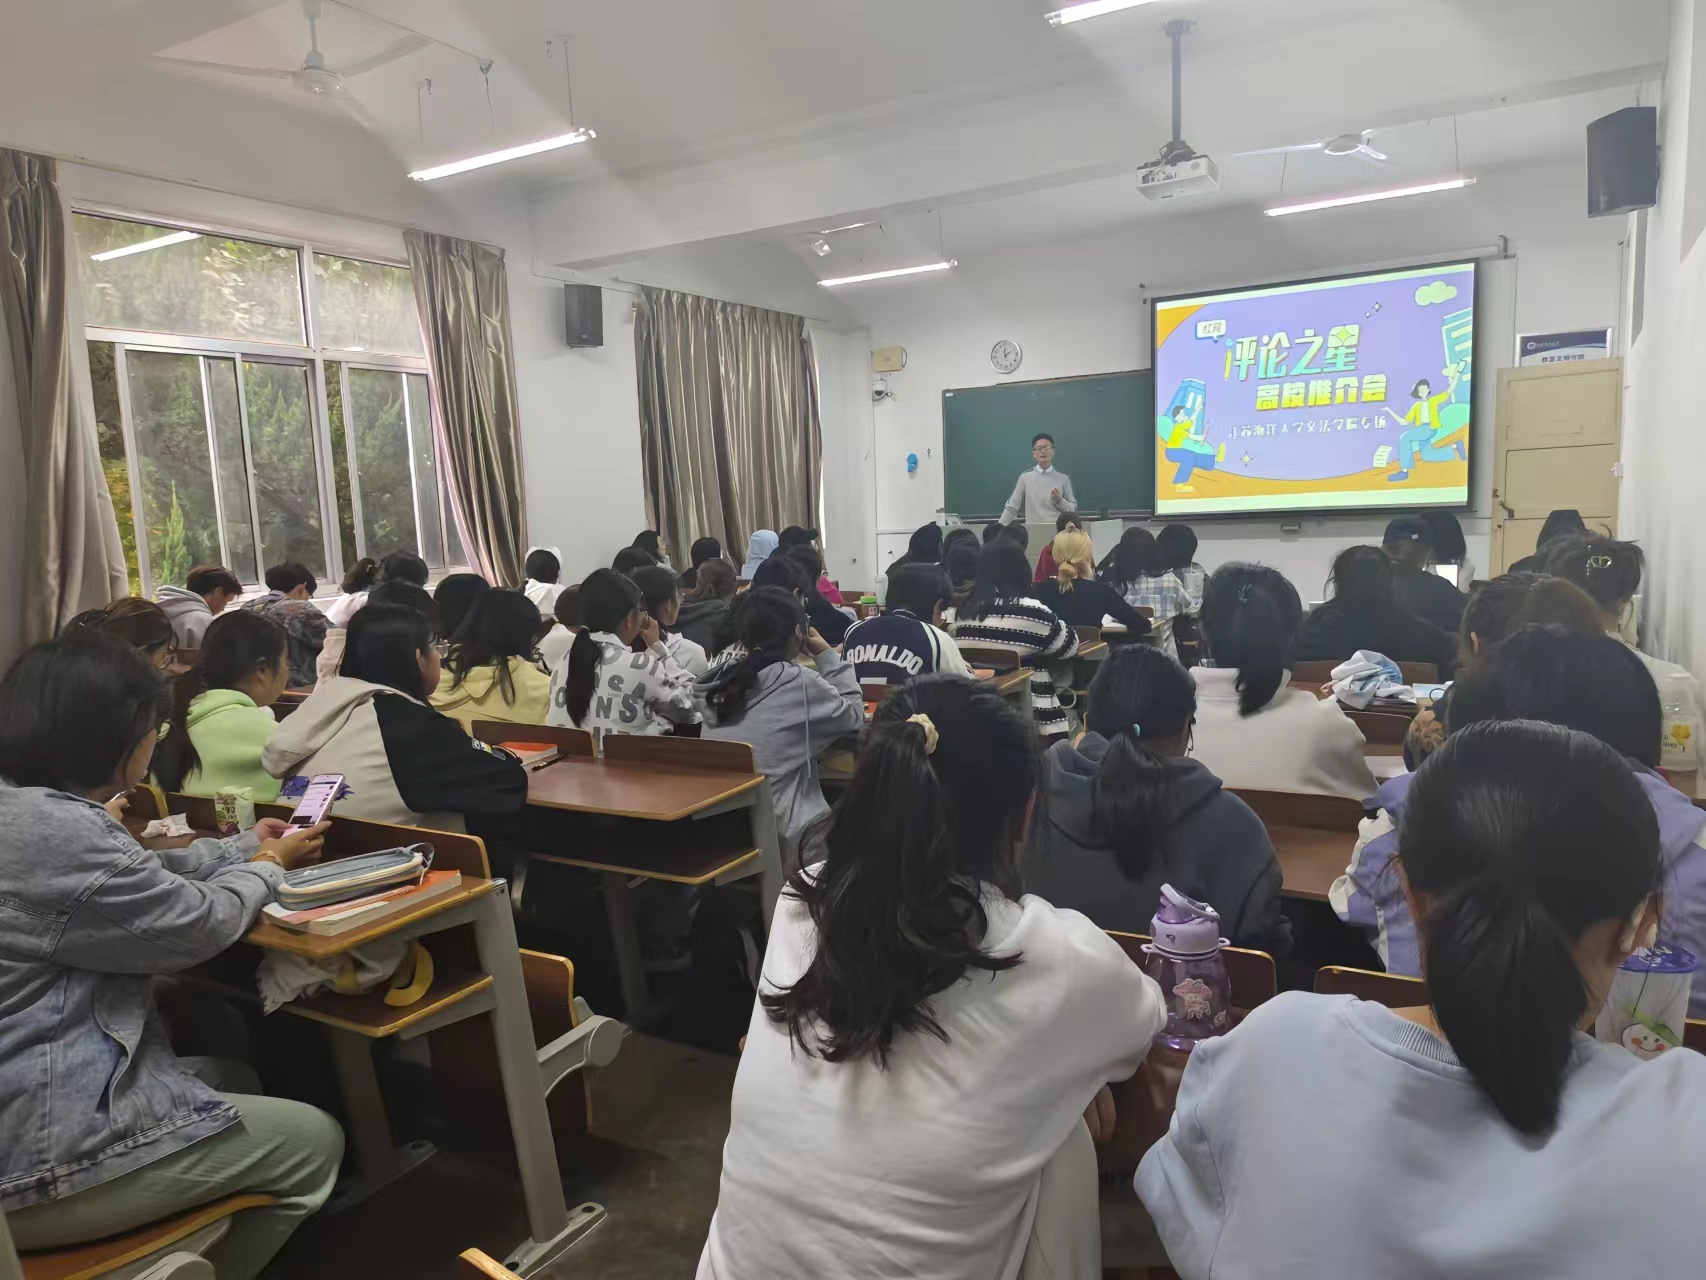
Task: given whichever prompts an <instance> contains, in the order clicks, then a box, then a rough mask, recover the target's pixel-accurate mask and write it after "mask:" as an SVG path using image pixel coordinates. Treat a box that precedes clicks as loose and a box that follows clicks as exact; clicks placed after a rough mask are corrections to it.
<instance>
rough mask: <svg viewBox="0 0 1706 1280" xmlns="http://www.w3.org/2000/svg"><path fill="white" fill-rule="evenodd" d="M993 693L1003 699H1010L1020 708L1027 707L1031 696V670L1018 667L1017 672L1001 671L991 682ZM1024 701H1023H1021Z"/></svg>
mask: <svg viewBox="0 0 1706 1280" xmlns="http://www.w3.org/2000/svg"><path fill="white" fill-rule="evenodd" d="M990 683H991V684H993V685H994V686H995V691H996V692H997V693H999V694H1000V695H1001V696H1002V697H1003V698H1012V699H1013V700H1014V701H1015V702H1019V703H1020V705H1021V706H1028V700H1029V698H1030V696H1031V669H1030V668H1029V667H1020V668H1019V669H1018V670H1017V671H1003V672H1002V673H1001V674H1000V675H997V676H995V677H994V678H993V679H992V680H991V681H990ZM1021 700H1024V701H1021Z"/></svg>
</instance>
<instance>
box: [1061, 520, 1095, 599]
mask: <svg viewBox="0 0 1706 1280" xmlns="http://www.w3.org/2000/svg"><path fill="white" fill-rule="evenodd" d="M1095 558H1096V549H1095V547H1093V546H1092V545H1091V544H1090V535H1089V534H1087V533H1085V532H1084V531H1083V530H1082V529H1079V528H1077V527H1076V526H1074V527H1073V528H1070V529H1063V530H1061V531H1060V532H1059V533H1057V534H1056V535H1055V537H1054V559H1055V563H1056V564H1057V565H1058V566H1059V568H1058V569H1057V571H1056V580H1057V581H1058V582H1059V584H1060V589H1061V590H1062V591H1071V590H1072V584H1073V583H1074V582H1077V581H1078V580H1079V579H1081V578H1083V579H1087V578H1089V577H1090V575H1091V568H1090V566H1091V565H1092V563H1094V561H1095Z"/></svg>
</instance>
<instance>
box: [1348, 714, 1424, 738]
mask: <svg viewBox="0 0 1706 1280" xmlns="http://www.w3.org/2000/svg"><path fill="white" fill-rule="evenodd" d="M1345 714H1346V715H1347V716H1349V717H1350V719H1351V723H1352V724H1354V725H1355V726H1356V727H1357V728H1359V729H1361V730H1362V736H1363V737H1364V738H1366V739H1367V740H1368V741H1369V742H1372V743H1377V744H1379V745H1382V746H1391V745H1392V744H1393V743H1402V742H1403V741H1404V739H1405V737H1406V736H1407V735H1408V734H1409V732H1410V717H1409V716H1398V715H1393V714H1392V713H1391V712H1390V711H1356V710H1351V709H1346V711H1345Z"/></svg>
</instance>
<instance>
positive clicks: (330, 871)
mask: <svg viewBox="0 0 1706 1280" xmlns="http://www.w3.org/2000/svg"><path fill="white" fill-rule="evenodd" d="M431 866H432V846H431V845H430V844H411V845H408V846H406V847H404V848H399V849H381V850H379V851H378V852H376V853H358V854H356V855H355V856H354V857H350V858H339V859H337V860H336V861H334V862H322V863H320V864H319V865H318V866H313V867H298V868H296V870H294V871H286V872H285V873H284V883H283V884H281V885H280V886H279V890H278V901H279V905H281V906H285V907H289V908H290V909H291V910H292V911H305V910H307V909H308V908H310V907H324V906H327V905H329V904H331V903H333V902H343V901H345V900H346V899H349V898H362V897H366V896H367V895H368V894H370V893H379V892H381V891H382V890H385V889H393V888H395V887H397V886H398V885H401V884H411V883H413V882H415V881H418V880H419V879H420V878H421V877H422V876H423V875H425V874H426V872H427V869H428V868H429V867H431Z"/></svg>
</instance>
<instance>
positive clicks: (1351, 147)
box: [1237, 129, 1389, 164]
mask: <svg viewBox="0 0 1706 1280" xmlns="http://www.w3.org/2000/svg"><path fill="white" fill-rule="evenodd" d="M1373 137H1374V130H1373V129H1364V130H1363V131H1362V132H1361V133H1341V134H1339V135H1338V136H1337V137H1335V138H1323V139H1322V140H1321V141H1320V142H1300V143H1298V144H1297V145H1295V146H1290V147H1261V148H1259V149H1258V150H1255V151H1240V152H1238V153H1237V154H1238V155H1241V156H1279V155H1289V154H1291V153H1292V152H1296V151H1320V152H1322V153H1324V154H1326V155H1330V156H1362V157H1364V158H1365V159H1368V160H1373V161H1375V162H1376V163H1377V164H1385V163H1386V161H1387V160H1388V158H1389V157H1388V156H1387V155H1386V153H1385V152H1383V151H1376V150H1375V149H1374V148H1373V147H1372V146H1370V145H1369V140H1370V139H1371V138H1373Z"/></svg>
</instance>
